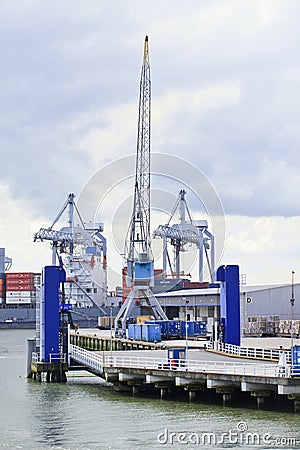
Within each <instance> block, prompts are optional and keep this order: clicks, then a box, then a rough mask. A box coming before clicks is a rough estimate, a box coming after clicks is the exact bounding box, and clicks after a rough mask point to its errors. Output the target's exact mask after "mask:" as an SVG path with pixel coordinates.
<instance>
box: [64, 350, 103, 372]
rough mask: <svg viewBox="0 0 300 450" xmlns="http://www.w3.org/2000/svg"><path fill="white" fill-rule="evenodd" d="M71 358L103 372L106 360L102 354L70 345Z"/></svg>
mask: <svg viewBox="0 0 300 450" xmlns="http://www.w3.org/2000/svg"><path fill="white" fill-rule="evenodd" d="M70 356H71V358H73V359H74V360H75V361H77V362H79V363H81V364H83V365H85V366H88V367H90V368H92V369H95V370H98V371H99V372H103V366H104V358H103V356H102V354H101V353H96V352H91V351H89V350H85V349H83V348H80V347H77V345H72V344H70Z"/></svg>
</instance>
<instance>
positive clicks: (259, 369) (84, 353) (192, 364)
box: [70, 345, 291, 377]
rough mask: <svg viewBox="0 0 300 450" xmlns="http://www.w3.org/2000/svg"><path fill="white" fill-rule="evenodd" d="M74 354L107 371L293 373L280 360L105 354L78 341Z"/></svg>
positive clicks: (72, 351) (269, 375)
mask: <svg viewBox="0 0 300 450" xmlns="http://www.w3.org/2000/svg"><path fill="white" fill-rule="evenodd" d="M70 353H71V354H70V356H71V358H73V359H74V360H75V361H77V362H79V363H81V364H83V365H85V366H88V367H90V368H92V369H95V370H97V371H99V372H104V369H105V368H118V369H123V368H124V369H125V368H128V369H142V370H147V369H154V370H160V371H169V370H184V371H185V372H193V373H195V372H196V373H217V374H226V375H249V376H263V377H279V376H280V377H289V376H290V375H291V372H290V366H289V365H286V366H279V365H278V364H271V363H269V364H263V363H258V362H251V363H250V362H249V363H245V362H228V361H226V362H224V361H198V360H178V359H167V358H156V357H150V356H147V357H146V356H128V355H122V356H120V355H104V354H103V353H98V352H91V351H89V350H85V349H82V348H80V347H77V346H75V345H70Z"/></svg>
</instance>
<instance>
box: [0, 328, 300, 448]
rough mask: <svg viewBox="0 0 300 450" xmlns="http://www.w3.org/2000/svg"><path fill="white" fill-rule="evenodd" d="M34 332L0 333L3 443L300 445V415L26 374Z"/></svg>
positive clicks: (14, 445) (35, 445)
mask: <svg viewBox="0 0 300 450" xmlns="http://www.w3.org/2000/svg"><path fill="white" fill-rule="evenodd" d="M32 334H33V331H32V330H0V448H5V449H44V448H45V449H48V448H55V449H56V448H57V449H112V450H115V449H126V450H130V449H134V448H136V449H153V450H157V449H163V448H172V449H186V448H204V449H205V448H207V449H208V448H216V449H217V448H222V449H224V448H236V449H239V448H248V449H254V448H255V449H257V448H300V417H299V415H296V414H293V413H290V412H276V411H262V410H260V411H258V410H256V409H255V408H246V407H245V408H243V407H235V408H232V407H223V406H220V405H214V404H208V403H206V404H201V403H200V402H196V403H189V402H188V401H187V400H184V398H183V399H180V400H177V399H174V398H171V399H168V400H160V399H159V398H158V394H153V396H150V395H149V394H148V395H145V394H144V395H143V394H139V395H138V396H136V397H133V396H132V395H131V394H124V393H116V392H114V391H112V390H110V389H108V388H107V387H104V386H103V384H102V383H101V381H100V380H99V379H98V378H97V377H93V376H82V375H83V374H82V373H74V374H71V375H70V376H69V381H68V383H67V384H52V383H49V384H47V383H36V382H34V381H32V380H27V379H26V341H27V338H29V337H32Z"/></svg>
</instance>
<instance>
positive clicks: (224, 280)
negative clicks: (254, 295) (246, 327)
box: [217, 265, 241, 346]
mask: <svg viewBox="0 0 300 450" xmlns="http://www.w3.org/2000/svg"><path fill="white" fill-rule="evenodd" d="M217 280H218V281H220V282H221V291H220V309H221V314H220V327H219V328H220V329H219V340H220V341H221V342H224V343H225V344H233V345H238V346H240V345H241V315H240V279H239V266H236V265H228V266H220V267H219V268H218V270H217Z"/></svg>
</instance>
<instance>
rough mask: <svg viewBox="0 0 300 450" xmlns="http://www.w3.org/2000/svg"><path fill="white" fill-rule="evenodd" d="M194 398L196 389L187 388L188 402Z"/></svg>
mask: <svg viewBox="0 0 300 450" xmlns="http://www.w3.org/2000/svg"><path fill="white" fill-rule="evenodd" d="M195 398H196V391H192V390H191V389H189V401H190V403H191V402H192V401H193V400H194V399H195Z"/></svg>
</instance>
